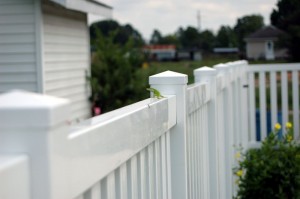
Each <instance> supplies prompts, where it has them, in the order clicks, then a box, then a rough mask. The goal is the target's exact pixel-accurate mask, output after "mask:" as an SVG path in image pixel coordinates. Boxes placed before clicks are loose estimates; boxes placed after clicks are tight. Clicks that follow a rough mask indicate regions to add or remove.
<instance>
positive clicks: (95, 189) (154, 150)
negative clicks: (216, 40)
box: [0, 61, 300, 199]
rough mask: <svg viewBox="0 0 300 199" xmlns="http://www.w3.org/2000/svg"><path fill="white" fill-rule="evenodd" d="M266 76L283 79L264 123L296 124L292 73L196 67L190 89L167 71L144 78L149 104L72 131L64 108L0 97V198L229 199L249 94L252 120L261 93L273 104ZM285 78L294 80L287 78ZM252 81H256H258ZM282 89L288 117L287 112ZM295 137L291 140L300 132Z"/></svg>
mask: <svg viewBox="0 0 300 199" xmlns="http://www.w3.org/2000/svg"><path fill="white" fill-rule="evenodd" d="M274 69H276V72H278V73H279V72H281V78H282V79H283V80H282V81H281V83H280V85H281V88H282V92H281V93H282V101H283V102H282V103H281V104H282V106H281V107H282V110H281V109H279V104H278V103H277V101H274V100H273V101H271V102H270V104H271V115H272V122H273V124H274V122H276V119H278V118H275V117H276V115H277V114H276V113H278V112H279V110H281V111H282V112H283V117H282V118H283V119H282V122H285V121H288V118H289V116H290V115H292V116H291V117H292V118H293V121H294V124H295V123H297V124H299V96H298V94H299V82H298V75H299V70H300V64H291V65H289V64H285V65H280V66H279V65H274V66H268V65H261V66H249V65H248V63H247V62H246V61H237V62H230V63H226V64H218V65H216V66H214V68H208V67H202V68H199V69H197V70H195V71H194V75H195V84H192V85H189V86H188V85H187V76H186V75H184V74H180V73H175V72H171V71H166V72H163V73H160V74H157V75H153V76H151V77H150V78H149V84H150V86H151V87H153V88H156V89H157V90H159V91H160V92H161V94H162V95H163V96H165V97H164V98H162V99H155V98H149V99H147V100H144V101H141V102H138V103H136V104H133V105H130V106H127V107H124V108H121V109H118V110H115V111H112V112H109V113H106V114H103V115H100V116H97V117H93V118H91V119H89V120H86V121H83V122H81V123H79V124H78V125H76V126H70V124H69V122H68V121H69V120H70V118H71V116H70V104H69V102H68V101H67V100H65V99H58V98H54V97H49V96H42V95H38V94H33V93H28V92H24V91H12V92H9V93H6V94H2V95H1V96H0V198H1V199H20V198H22V199H29V198H31V199H41V198H43V199H140V198H141V199H151V198H153V199H168V198H169V199H209V198H210V199H231V198H232V196H233V194H234V193H235V191H236V187H235V185H234V183H233V182H234V176H233V173H232V168H233V167H234V166H235V164H236V162H235V160H234V158H233V157H234V154H235V152H236V149H237V147H243V148H244V149H247V148H248V147H252V145H253V144H254V145H257V144H256V143H258V140H257V139H256V137H255V136H256V134H255V133H256V131H255V129H256V128H257V127H256V123H257V122H256V118H257V115H258V114H255V111H256V102H255V96H257V92H256V90H257V89H256V87H257V86H258V85H259V95H258V97H259V107H260V108H259V111H258V112H259V114H260V115H266V113H267V112H268V109H267V108H268V107H267V104H268V103H264V101H267V99H268V98H267V97H266V96H264V93H265V90H267V88H268V87H269V86H270V90H271V96H272V97H274V96H275V99H276V96H277V95H278V96H279V92H278V91H277V92H276V93H275V94H274V90H276V89H273V88H272V87H273V85H274V84H275V87H276V78H275V79H274V74H273V73H272V72H271V75H270V79H271V80H270V82H271V83H270V85H269V83H268V81H266V79H267V78H265V77H264V76H267V75H265V73H267V72H269V71H275V70H274ZM287 70H288V71H293V72H292V73H291V78H289V72H286V71H287ZM257 72H258V73H259V75H260V76H261V74H263V75H262V76H261V77H260V79H259V80H258V81H256V76H257V75H255V73H257ZM272 74H273V75H272ZM268 77H269V76H268ZM248 80H249V81H248ZM264 81H266V82H267V83H265V84H264V83H263V82H264ZM289 81H291V82H292V83H291V85H292V89H291V90H292V95H291V96H292V99H293V106H292V111H289V109H287V108H288V107H291V106H289V104H288V100H287V99H286V98H287V96H288V95H289V92H290V90H289V89H286V88H287V87H288V86H289V85H290V84H289ZM274 82H275V83H274ZM284 82H286V83H284ZM277 85H279V83H278V84H277ZM272 90H273V91H272ZM285 90H286V91H285ZM280 96H281V94H280ZM274 104H275V105H274ZM274 107H275V108H274ZM264 118H265V117H260V120H261V121H260V128H261V129H262V137H264V136H265V135H266V133H265V131H264V130H263V129H264V128H266V127H265V126H267V122H266V121H267V119H264ZM273 124H272V125H273ZM294 128H295V133H296V135H299V126H298V125H294Z"/></svg>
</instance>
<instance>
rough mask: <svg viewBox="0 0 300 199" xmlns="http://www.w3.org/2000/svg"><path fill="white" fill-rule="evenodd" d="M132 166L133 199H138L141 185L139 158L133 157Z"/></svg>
mask: <svg viewBox="0 0 300 199" xmlns="http://www.w3.org/2000/svg"><path fill="white" fill-rule="evenodd" d="M130 165H131V198H132V199H138V189H139V187H140V185H139V184H138V174H137V172H138V166H137V156H136V155H135V156H133V157H132V158H131V161H130Z"/></svg>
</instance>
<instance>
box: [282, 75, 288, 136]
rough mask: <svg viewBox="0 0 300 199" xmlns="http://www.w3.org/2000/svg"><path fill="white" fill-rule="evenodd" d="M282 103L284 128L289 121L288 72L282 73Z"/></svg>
mask: <svg viewBox="0 0 300 199" xmlns="http://www.w3.org/2000/svg"><path fill="white" fill-rule="evenodd" d="M281 99H282V100H281V103H282V105H281V106H282V126H284V125H285V124H286V122H288V120H289V114H288V111H289V106H288V78H287V71H282V72H281ZM284 132H285V131H283V133H284Z"/></svg>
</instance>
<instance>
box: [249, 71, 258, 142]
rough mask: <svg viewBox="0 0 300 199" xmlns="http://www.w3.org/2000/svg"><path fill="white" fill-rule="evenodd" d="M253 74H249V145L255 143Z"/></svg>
mask: <svg viewBox="0 0 300 199" xmlns="http://www.w3.org/2000/svg"><path fill="white" fill-rule="evenodd" d="M254 79H255V78H254V72H250V73H249V106H250V107H249V118H250V125H249V127H250V143H255V142H256V124H255V118H256V117H255V107H256V106H255V81H254Z"/></svg>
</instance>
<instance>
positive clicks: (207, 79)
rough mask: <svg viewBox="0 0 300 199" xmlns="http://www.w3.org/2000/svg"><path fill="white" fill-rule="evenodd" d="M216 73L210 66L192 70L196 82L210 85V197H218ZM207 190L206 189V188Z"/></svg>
mask: <svg viewBox="0 0 300 199" xmlns="http://www.w3.org/2000/svg"><path fill="white" fill-rule="evenodd" d="M216 75H217V70H216V69H213V68H210V67H202V68H199V69H196V70H194V76H195V82H196V83H207V84H208V85H209V86H210V96H211V99H210V101H209V103H208V114H207V118H208V120H207V121H208V124H207V125H208V127H209V130H208V131H207V132H206V133H208V135H207V137H208V141H207V142H208V154H207V155H208V159H209V160H208V163H207V164H208V165H207V166H208V170H209V172H208V173H207V178H208V182H209V192H210V193H209V196H210V198H215V199H218V198H220V195H219V194H220V191H219V190H220V187H219V186H220V181H219V177H220V173H219V168H218V167H219V161H218V147H220V146H219V145H218V135H217V129H216V126H217V118H216ZM207 191H208V190H207Z"/></svg>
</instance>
